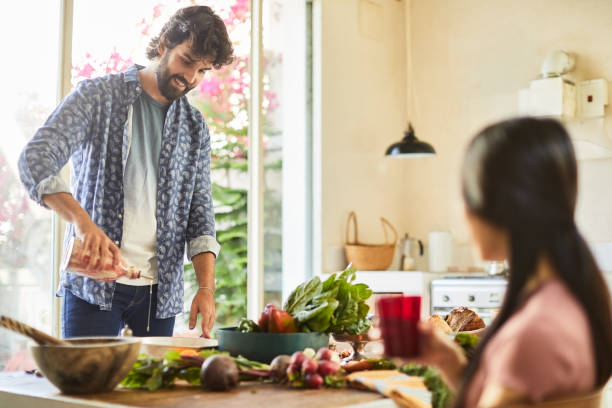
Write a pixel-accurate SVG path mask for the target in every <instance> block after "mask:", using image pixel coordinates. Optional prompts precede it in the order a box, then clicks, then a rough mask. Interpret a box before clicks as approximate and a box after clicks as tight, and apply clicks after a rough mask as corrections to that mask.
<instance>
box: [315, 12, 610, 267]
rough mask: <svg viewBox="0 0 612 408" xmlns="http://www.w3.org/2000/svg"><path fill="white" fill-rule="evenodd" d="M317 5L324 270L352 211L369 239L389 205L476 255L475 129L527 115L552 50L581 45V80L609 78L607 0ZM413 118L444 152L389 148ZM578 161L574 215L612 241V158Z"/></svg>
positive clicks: (418, 228)
mask: <svg viewBox="0 0 612 408" xmlns="http://www.w3.org/2000/svg"><path fill="white" fill-rule="evenodd" d="M319 5H320V9H321V49H320V58H321V60H320V71H321V73H320V81H321V83H320V93H321V95H320V96H321V98H320V103H321V105H320V107H319V108H320V109H321V118H320V134H319V136H320V137H321V140H320V143H321V144H320V149H321V153H320V159H321V161H322V163H321V167H320V171H321V174H320V179H321V180H320V196H321V202H320V209H321V222H320V224H321V243H320V247H321V248H320V249H321V250H322V260H321V263H322V267H323V269H328V268H326V264H329V262H327V261H328V260H329V259H328V258H329V256H330V255H334V254H335V253H336V252H337V251H336V252H335V251H334V248H336V249H338V250H340V251H341V245H342V244H343V242H344V226H345V221H346V216H347V214H348V211H349V210H351V209H353V210H356V211H357V214H358V216H359V226H360V230H359V232H360V238H361V239H362V240H364V241H370V242H382V240H383V234H382V231H381V227H380V225H379V222H378V217H379V216H380V215H383V216H385V217H386V218H388V219H389V220H390V221H391V222H392V223H393V224H394V225H395V226H396V228H397V229H398V232H399V233H400V234H403V233H404V232H408V233H410V234H411V235H412V236H417V237H419V238H422V239H426V238H427V234H428V232H429V231H431V230H434V229H450V230H451V231H452V232H453V234H454V237H455V243H456V245H458V246H459V247H460V249H462V252H461V254H462V255H463V258H464V259H462V261H465V260H466V259H467V258H470V259H468V261H471V252H470V250H469V245H470V244H471V242H470V237H469V234H468V231H467V227H466V225H465V222H464V218H463V207H462V201H461V195H460V185H459V175H458V173H459V166H460V162H461V158H462V155H463V151H464V148H465V146H466V143H467V142H468V140H469V139H470V138H471V137H472V136H473V135H474V134H475V133H476V132H477V131H478V130H479V129H481V128H482V127H483V126H485V125H486V124H488V123H490V122H491V121H495V120H499V119H503V118H506V117H509V116H512V115H515V114H516V113H517V110H518V109H517V105H518V91H519V89H522V88H525V87H527V86H528V85H529V81H530V80H532V79H534V78H535V77H536V76H537V75H538V73H539V70H540V65H541V63H542V61H543V59H544V57H545V55H546V54H547V53H548V52H549V51H551V50H554V49H559V48H560V49H565V50H567V51H569V52H572V53H575V54H576V57H577V60H576V68H575V71H574V72H572V74H571V77H572V78H573V79H575V80H583V79H593V78H606V79H608V80H609V81H612V47H611V46H610V38H612V24H610V23H611V22H612V1H609V0H583V1H580V2H577V1H574V0H539V1H537V2H535V1H532V0H512V1H488V0H470V1H468V0H412V1H410V0H402V1H398V0H334V1H326V0H324V1H320V2H319ZM360 7H362V10H365V8H367V9H368V16H367V17H368V18H369V20H370V24H364V23H363V21H362V23H361V25H360V20H359V12H360ZM364 7H365V8H364ZM377 13H379V15H377ZM372 23H373V24H372ZM404 34H405V35H404ZM373 37H375V38H373ZM406 39H407V40H406ZM410 58H412V60H413V63H412V68H411V66H410V65H411V64H410V63H409V60H410ZM407 78H408V79H407ZM611 83H612V82H611ZM411 86H412V87H413V91H411V89H410V87H411ZM412 92H414V95H413V96H412V97H411V96H410V95H411V93H412ZM609 93H610V95H612V86H611V87H610V89H609ZM408 119H410V120H412V122H413V124H414V125H415V128H416V131H417V136H418V137H419V138H421V139H423V140H426V141H428V142H430V143H432V144H433V145H434V147H435V148H436V150H437V152H438V155H437V156H436V157H435V158H432V159H420V160H404V161H396V160H389V159H385V158H384V157H383V152H384V150H385V148H386V147H387V146H388V145H389V144H390V143H392V142H394V141H397V140H399V139H400V138H401V135H402V131H403V129H404V127H405V125H406V122H407V120H408ZM603 123H604V125H603V132H605V133H607V134H608V135H612V107H608V108H607V115H606V117H605V118H604V121H603ZM608 137H610V136H608ZM579 167H580V169H579V170H580V173H579V177H580V181H579V183H580V191H579V201H578V209H577V220H578V224H579V226H580V228H581V230H582V231H583V232H584V234H585V236H586V237H587V239H588V240H590V241H592V242H602V241H612V188H609V186H610V185H611V184H612V181H611V180H610V179H611V178H612V160H609V159H604V160H596V161H583V162H580V163H579ZM466 254H467V256H466ZM462 261H460V263H461V262H462ZM314 267H315V270H317V265H315V266H314Z"/></svg>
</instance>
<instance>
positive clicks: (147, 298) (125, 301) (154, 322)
mask: <svg viewBox="0 0 612 408" xmlns="http://www.w3.org/2000/svg"><path fill="white" fill-rule="evenodd" d="M150 290H151V287H150V286H131V285H122V284H120V283H117V284H116V286H115V293H114V295H113V304H112V307H111V310H100V307H99V306H97V305H92V304H90V303H88V302H86V301H84V300H83V299H81V298H78V297H76V296H74V295H73V294H72V293H71V292H70V291H69V290H66V295H65V296H64V301H63V312H62V337H64V338H68V337H88V336H117V335H119V333H120V332H121V329H123V326H124V325H125V324H126V323H127V325H128V326H129V327H130V329H132V332H133V335H134V336H172V332H173V331H174V317H169V318H167V319H156V318H155V312H156V310H157V285H153V288H152V294H151V293H150ZM149 304H150V306H149Z"/></svg>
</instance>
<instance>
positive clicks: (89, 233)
mask: <svg viewBox="0 0 612 408" xmlns="http://www.w3.org/2000/svg"><path fill="white" fill-rule="evenodd" d="M76 233H77V236H79V238H81V239H82V240H83V250H82V252H81V261H82V262H85V263H87V269H89V270H92V271H95V270H99V269H104V268H105V267H106V266H107V265H112V266H113V267H116V266H117V265H119V264H123V263H124V261H123V258H122V257H121V252H120V250H119V247H117V245H115V243H114V242H113V241H111V239H110V238H109V237H108V235H106V234H105V233H104V231H102V229H101V228H100V227H98V226H97V225H96V224H95V223H94V222H93V221H92V220H91V218H89V217H87V218H85V219H83V220H82V221H81V222H79V223H78V224H76Z"/></svg>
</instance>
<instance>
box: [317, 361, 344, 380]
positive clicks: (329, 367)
mask: <svg viewBox="0 0 612 408" xmlns="http://www.w3.org/2000/svg"><path fill="white" fill-rule="evenodd" d="M339 370H340V364H338V363H336V362H334V361H321V362H320V363H319V370H318V373H319V374H321V375H322V376H323V377H325V376H327V375H336V374H338V371H339Z"/></svg>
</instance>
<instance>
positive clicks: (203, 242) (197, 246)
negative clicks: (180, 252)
mask: <svg viewBox="0 0 612 408" xmlns="http://www.w3.org/2000/svg"><path fill="white" fill-rule="evenodd" d="M219 251H221V245H219V243H218V242H217V240H216V239H215V237H213V236H212V235H202V236H199V237H197V238H194V239H192V240H191V241H189V242H188V243H187V258H188V259H189V260H190V261H191V258H193V257H194V256H196V255H197V254H201V253H203V252H212V253H213V254H214V255H215V258H216V257H217V256H219Z"/></svg>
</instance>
